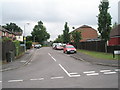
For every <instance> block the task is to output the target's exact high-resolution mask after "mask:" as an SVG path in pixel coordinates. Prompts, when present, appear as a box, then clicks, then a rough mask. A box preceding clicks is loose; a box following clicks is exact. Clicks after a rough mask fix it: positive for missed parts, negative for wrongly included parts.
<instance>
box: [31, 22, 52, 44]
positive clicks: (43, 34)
mask: <svg viewBox="0 0 120 90" xmlns="http://www.w3.org/2000/svg"><path fill="white" fill-rule="evenodd" d="M31 34H32V37H33V38H34V39H35V41H36V42H39V43H41V44H43V42H44V41H46V40H47V39H49V38H50V34H49V33H48V32H47V31H46V28H45V26H44V25H43V22H42V21H39V22H38V25H35V26H34V28H33V31H32V33H31Z"/></svg>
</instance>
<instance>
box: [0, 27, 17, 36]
mask: <svg viewBox="0 0 120 90" xmlns="http://www.w3.org/2000/svg"><path fill="white" fill-rule="evenodd" d="M0 31H2V32H8V33H10V34H14V35H15V33H14V32H10V31H8V30H7V29H5V28H3V27H1V26H0Z"/></svg>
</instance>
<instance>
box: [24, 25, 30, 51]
mask: <svg viewBox="0 0 120 90" xmlns="http://www.w3.org/2000/svg"><path fill="white" fill-rule="evenodd" d="M26 24H27V25H29V24H30V23H26ZM25 30H26V28H25V24H24V36H23V37H24V38H23V39H24V45H25V46H24V51H25V52H26V32H25Z"/></svg>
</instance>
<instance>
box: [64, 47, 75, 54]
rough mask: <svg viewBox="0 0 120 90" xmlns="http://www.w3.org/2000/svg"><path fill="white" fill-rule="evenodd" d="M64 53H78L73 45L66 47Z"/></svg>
mask: <svg viewBox="0 0 120 90" xmlns="http://www.w3.org/2000/svg"><path fill="white" fill-rule="evenodd" d="M63 52H64V53H76V52H77V51H76V49H75V47H74V46H73V45H66V46H65V47H64V49H63Z"/></svg>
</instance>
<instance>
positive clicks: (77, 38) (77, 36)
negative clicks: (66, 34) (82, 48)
mask: <svg viewBox="0 0 120 90" xmlns="http://www.w3.org/2000/svg"><path fill="white" fill-rule="evenodd" d="M72 38H73V41H74V43H75V46H76V48H78V47H79V42H80V40H81V38H82V37H81V32H78V31H73V32H72Z"/></svg>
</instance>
